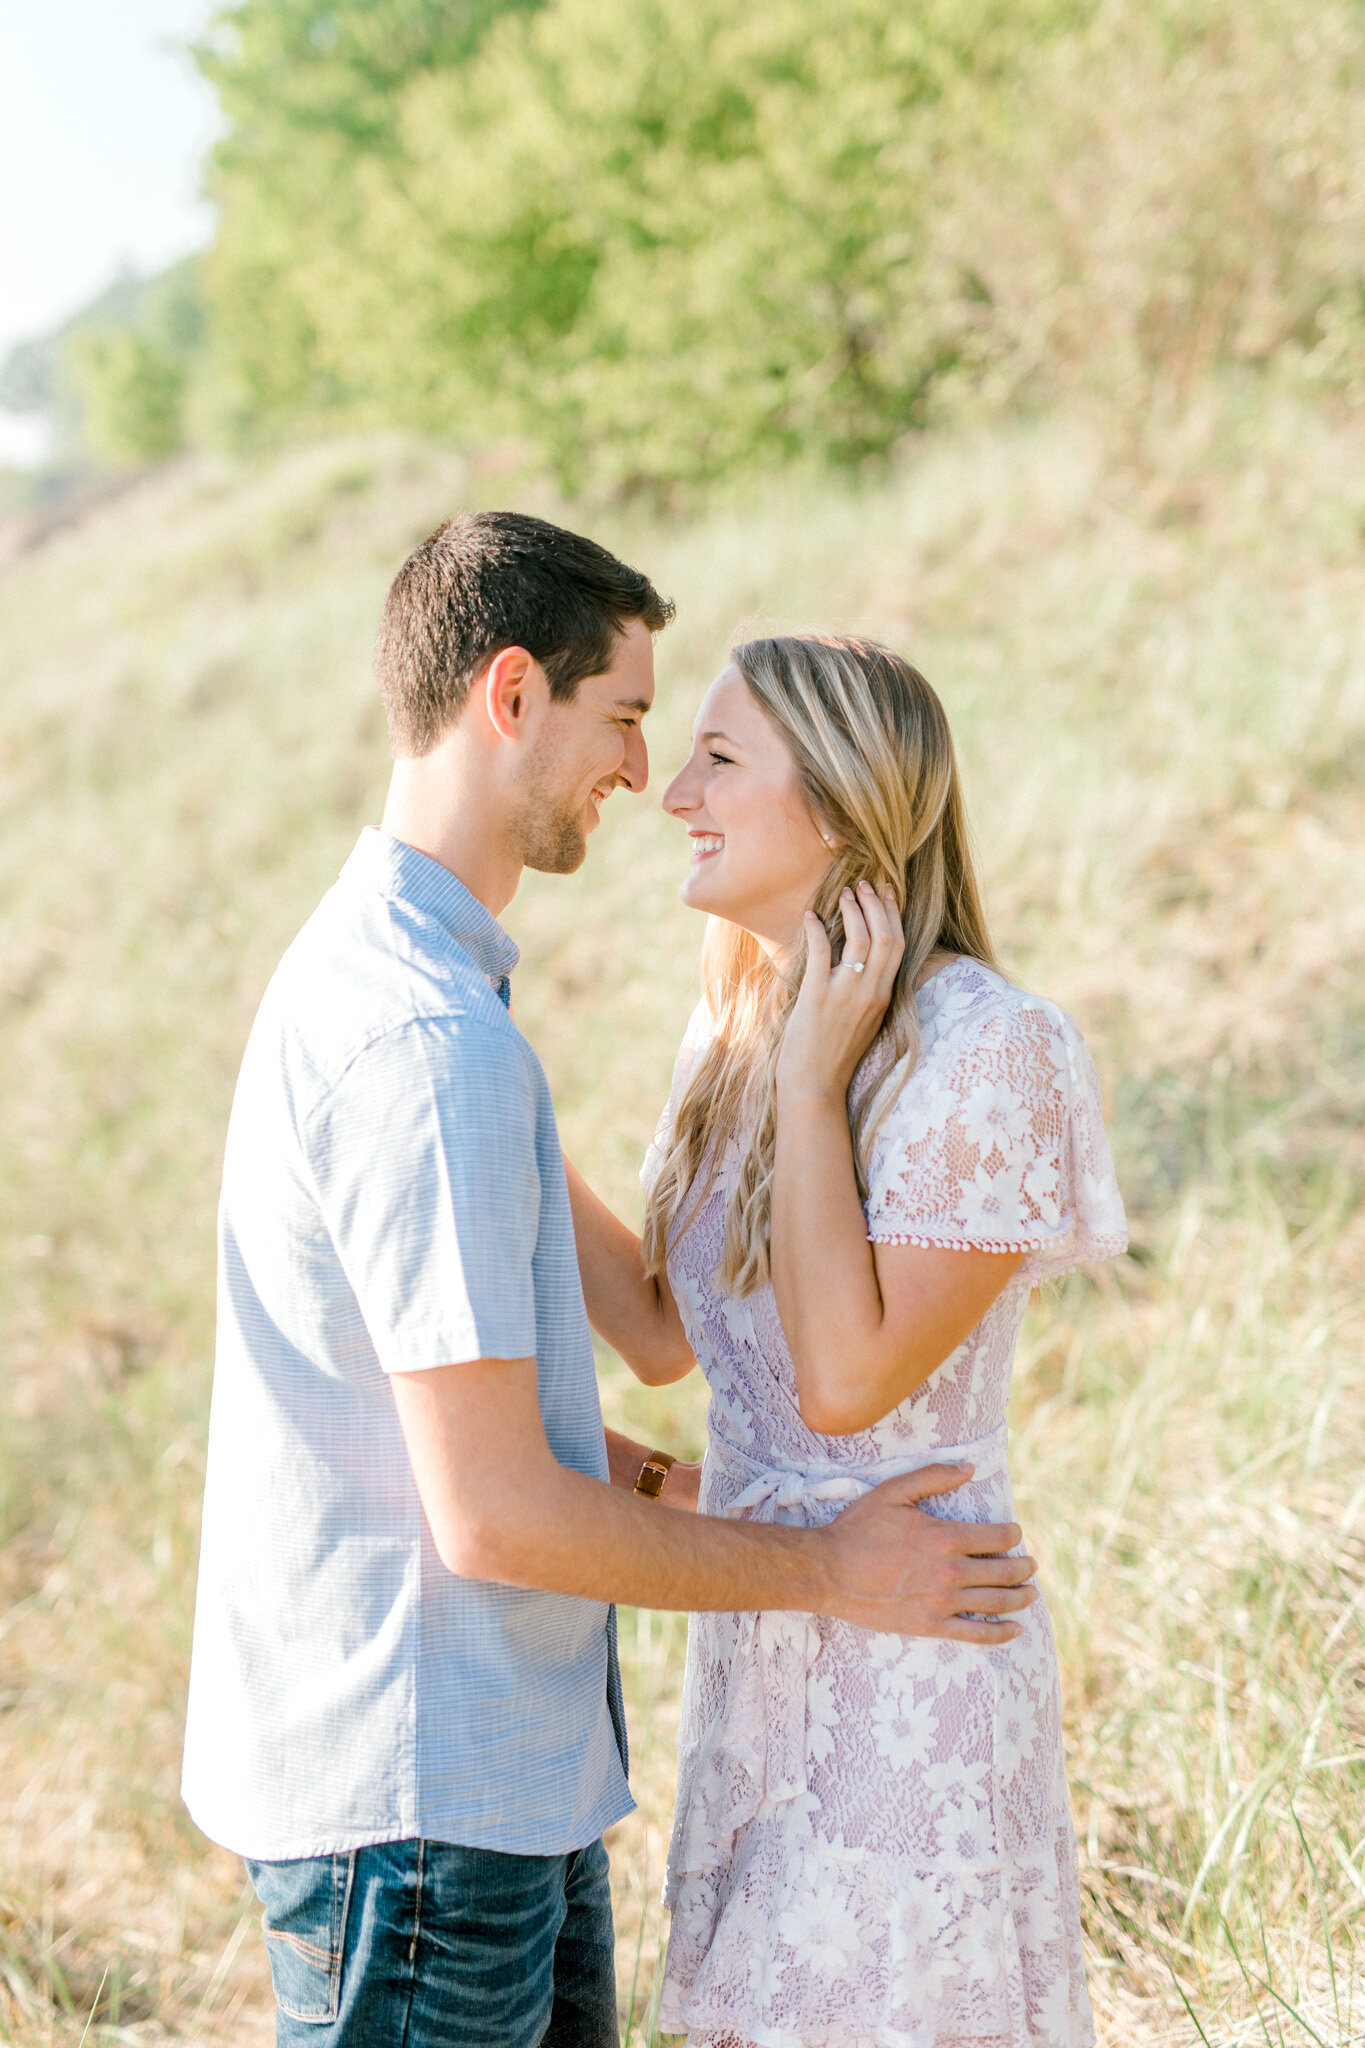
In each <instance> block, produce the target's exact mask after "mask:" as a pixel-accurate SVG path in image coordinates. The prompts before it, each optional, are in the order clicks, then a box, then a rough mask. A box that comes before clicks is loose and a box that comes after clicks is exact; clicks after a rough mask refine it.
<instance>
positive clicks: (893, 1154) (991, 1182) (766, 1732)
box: [644, 960, 1127, 2048]
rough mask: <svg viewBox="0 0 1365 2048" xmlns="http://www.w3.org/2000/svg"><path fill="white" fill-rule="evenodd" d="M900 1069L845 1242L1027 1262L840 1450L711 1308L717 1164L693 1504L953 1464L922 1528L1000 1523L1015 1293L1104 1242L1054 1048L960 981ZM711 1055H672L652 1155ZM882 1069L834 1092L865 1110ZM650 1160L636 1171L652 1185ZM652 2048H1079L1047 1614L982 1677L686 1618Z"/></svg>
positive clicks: (853, 1646) (921, 1007)
mask: <svg viewBox="0 0 1365 2048" xmlns="http://www.w3.org/2000/svg"><path fill="white" fill-rule="evenodd" d="M916 1001H917V1007H918V1011H919V1017H920V1026H921V1033H922V1040H921V1047H920V1053H919V1057H918V1059H917V1061H916V1064H915V1067H914V1069H913V1071H912V1072H910V1073H909V1074H907V1075H906V1077H905V1078H904V1080H903V1082H902V1084H901V1087H900V1091H899V1094H898V1095H897V1097H896V1100H895V1102H894V1105H893V1107H892V1109H891V1111H890V1113H889V1114H888V1116H887V1118H886V1121H885V1123H884V1125H883V1127H882V1130H881V1132H880V1134H879V1136H878V1138H877V1141H876V1144H875V1146H874V1149H873V1156H872V1159H871V1161H870V1163H869V1183H870V1189H869V1197H868V1201H867V1204H866V1209H867V1218H868V1235H869V1237H871V1238H872V1239H873V1240H874V1241H877V1242H885V1243H916V1244H931V1245H948V1246H967V1245H974V1246H993V1247H996V1248H1005V1247H1009V1248H1011V1249H1022V1250H1025V1251H1026V1252H1027V1254H1028V1256H1027V1257H1026V1258H1025V1260H1024V1262H1023V1264H1022V1265H1021V1266H1020V1268H1019V1269H1018V1272H1017V1273H1016V1275H1015V1278H1014V1279H1013V1281H1012V1282H1011V1283H1010V1285H1009V1286H1008V1287H1007V1288H1006V1289H1005V1290H1004V1291H1003V1293H1002V1294H1001V1295H1000V1296H998V1297H997V1299H996V1301H995V1302H994V1303H993V1304H992V1306H991V1308H990V1309H989V1310H988V1311H987V1313H986V1315H985V1316H984V1317H983V1318H982V1320H981V1322H980V1323H979V1324H978V1325H977V1326H976V1328H975V1329H974V1330H973V1331H972V1332H971V1334H970V1335H969V1336H968V1338H967V1339H966V1341H965V1342H964V1343H963V1344H962V1345H961V1346H959V1348H958V1350H957V1351H955V1352H954V1353H953V1354H952V1356H951V1357H950V1358H948V1359H946V1360H945V1361H944V1363H943V1364H942V1365H941V1366H940V1367H939V1368H938V1370H937V1371H936V1372H935V1373H934V1374H933V1375H932V1376H931V1378H930V1379H929V1380H928V1381H927V1382H926V1383H925V1385H924V1386H923V1387H921V1388H920V1389H919V1390H918V1391H917V1392H916V1393H915V1394H914V1395H912V1396H911V1397H910V1399H909V1400H907V1401H906V1402H904V1403H903V1404H902V1405H901V1407H900V1408H898V1409H896V1410H895V1411H894V1412H893V1413H892V1414H890V1415H888V1416H885V1417H883V1419H882V1420H881V1421H880V1422H879V1423H877V1424H876V1425H875V1426H874V1427H873V1428H872V1429H869V1430H865V1431H863V1432H861V1433H860V1434H858V1435H856V1436H845V1437H820V1436H816V1435H815V1434H814V1433H813V1432H812V1431H810V1430H809V1429H807V1428H806V1426H805V1424H804V1423H803V1422H802V1420H801V1414H800V1409H799V1406H798V1402H797V1396H796V1381H795V1375H794V1372H793V1369H792V1363H791V1357H790V1353H789V1352H788V1350H787V1346H786V1342H785V1339H784V1336H783V1333H782V1327H781V1324H780V1322H779V1321H778V1317H777V1312H776V1307H775V1304H774V1300H773V1294H772V1290H771V1288H764V1289H761V1290H759V1291H758V1292H756V1293H755V1294H753V1295H751V1296H749V1297H748V1298H747V1299H746V1300H743V1301H740V1300H735V1299H733V1298H731V1297H730V1296H728V1295H726V1294H725V1293H723V1292H721V1291H720V1290H719V1289H718V1287H717V1283H716V1278H715V1275H716V1271H717V1267H718V1264H719V1256H720V1245H721V1238H722V1234H723V1227H724V1217H725V1209H726V1205H727V1203H728V1200H729V1193H730V1187H731V1184H732V1179H733V1173H734V1169H735V1164H736V1158H737V1148H736V1147H734V1146H733V1145H732V1147H731V1148H730V1151H729V1153H728V1154H727V1155H726V1156H725V1157H723V1158H722V1160H721V1165H720V1171H719V1172H718V1174H717V1177H716V1180H715V1183H714V1184H713V1186H712V1188H711V1190H710V1192H709V1193H708V1195H707V1197H706V1200H705V1201H704V1202H703V1204H702V1205H701V1207H700V1209H699V1210H698V1211H697V1213H696V1214H695V1215H694V1216H693V1217H692V1218H691V1220H690V1222H689V1223H688V1226H687V1228H686V1230H685V1231H684V1232H683V1234H682V1235H681V1237H680V1238H679V1239H678V1241H677V1242H676V1243H675V1244H674V1246H673V1248H672V1250H671V1252H670V1255H669V1264H668V1270H669V1279H670V1282H671V1284H672V1287H673V1291H674V1294H675V1296H676V1298H677V1301H678V1305H679V1308H680V1309H681V1312H682V1316H683V1320H684V1323H685V1325H686V1327H687V1332H688V1337H689V1339H690V1341H691V1343H692V1347H693V1350H694V1351H695V1354H696V1357H697V1360H698V1362H699V1364H700V1365H701V1367H702V1369H703V1371H704V1372H705V1374H706V1378H707V1380H708V1382H709V1385H710V1388H711V1405H710V1412H709V1445H708V1449H707V1455H706V1467H705V1471H704V1474H703V1479H702V1495H701V1506H702V1509H703V1511H704V1512H706V1513H708V1514H720V1515H730V1516H741V1517H745V1518H748V1519H753V1520H761V1521H784V1522H791V1523H800V1524H807V1525H813V1524H817V1523H821V1522H826V1521H828V1520H830V1519H831V1518H832V1517H833V1516H834V1515H835V1514H837V1513H838V1512H839V1511H840V1510H841V1509H842V1508H843V1507H844V1506H846V1505H847V1503H848V1502H849V1501H850V1500H852V1499H854V1498H856V1497H857V1495H858V1494H859V1493H861V1492H862V1491H864V1490H865V1489H866V1488H867V1487H868V1486H872V1485H875V1484H877V1483H878V1482H879V1481H880V1480H882V1479H885V1478H888V1477H889V1476H891V1474H893V1473H895V1472H900V1471H905V1470H908V1469H912V1468H913V1467H915V1466H917V1465H922V1464H926V1463H930V1462H933V1461H934V1460H936V1459H938V1458H940V1457H944V1456H947V1457H950V1458H951V1457H952V1456H953V1455H954V1454H957V1455H961V1456H969V1457H970V1458H971V1460H972V1462H973V1464H974V1465H975V1467H976V1472H975V1476H974V1478H973V1479H972V1481H971V1482H970V1484H969V1485H968V1486H966V1487H964V1488H962V1489H960V1490H959V1491H958V1492H956V1493H954V1494H953V1495H951V1496H948V1497H947V1498H946V1499H943V1500H939V1501H937V1502H935V1503H928V1504H927V1505H929V1506H930V1507H931V1509H933V1510H934V1511H936V1512H939V1513H944V1514H949V1515H952V1516H955V1517H960V1518H964V1519H967V1520H973V1521H997V1520H1010V1519H1012V1518H1013V1513H1014V1510H1013V1504H1012V1501H1011V1497H1010V1488H1009V1474H1008V1466H1007V1457H1006V1431H1005V1426H1004V1423H1005V1405H1006V1400H1007V1397H1008V1391H1009V1377H1010V1368H1011V1364H1012V1361H1013V1356H1014V1347H1015V1343H1016V1340H1017V1337H1018V1333H1019V1325H1020V1323H1021V1321H1022V1318H1023V1313H1024V1307H1025V1304H1026V1302H1027V1299H1028V1294H1029V1291H1030V1289H1031V1287H1032V1286H1033V1285H1035V1284H1036V1283H1037V1282H1038V1281H1039V1280H1042V1279H1046V1278H1048V1277H1050V1276H1051V1275H1053V1274H1055V1273H1059V1272H1062V1271H1064V1270H1065V1269H1066V1268H1067V1267H1068V1266H1070V1265H1075V1264H1081V1263H1086V1264H1089V1263H1093V1262H1094V1261H1096V1260H1099V1259H1103V1258H1108V1257H1111V1256H1112V1255H1113V1254H1115V1253H1117V1252H1119V1251H1121V1250H1122V1249H1123V1247H1124V1245H1125V1244H1126V1242H1127V1234H1126V1228H1125V1224H1124V1216H1123V1206H1122V1202H1121V1200H1120V1198H1119V1193H1118V1189H1117V1186H1116V1184H1115V1181H1114V1175H1113V1168H1112V1165H1111V1163H1110V1159H1109V1150H1108V1145H1107V1143H1106V1140H1105V1136H1104V1126H1103V1121H1102V1117H1101V1113H1100V1103H1099V1089H1098V1084H1097V1081H1096V1078H1095V1071H1094V1068H1093V1065H1092V1064H1091V1061H1090V1058H1089V1054H1088V1053H1087V1051H1086V1049H1085V1045H1084V1043H1083V1041H1082V1039H1081V1036H1080V1033H1079V1032H1078V1031H1077V1029H1076V1027H1075V1025H1074V1024H1073V1023H1072V1021H1071V1019H1070V1018H1069V1017H1068V1016H1067V1015H1066V1013H1065V1012H1064V1011H1062V1010H1059V1009H1058V1008H1057V1007H1056V1006H1055V1005H1054V1004H1052V1003H1047V1002H1044V1001H1041V1000H1040V999H1039V998H1037V997H1034V996H1030V995H1026V994H1025V993H1024V992H1022V991H1021V990H1019V989H1017V988H1014V987H1013V986H1012V985H1011V984H1010V983H1008V982H1006V981H1004V980H1002V979H1001V977H1000V976H999V975H997V974H994V973H992V972H991V971H990V970H988V969H986V968H984V967H981V966H980V965H978V964H977V963H976V962H974V961H969V960H959V961H956V962H954V963H953V964H952V965H951V966H949V967H947V968H945V969H944V970H943V971H942V972H941V973H939V974H938V975H936V976H935V977H934V978H933V979H932V980H931V981H929V982H928V983H926V985H925V987H924V988H923V989H922V990H921V991H920V993H919V995H918V997H917V999H916ZM708 1031H709V1024H708V1019H707V1016H706V1013H705V1010H704V1007H703V1008H701V1009H699V1010H698V1012H697V1013H696V1015H695V1016H694V1017H693V1020H692V1023H691V1025H690V1026H689V1028H688V1033H687V1037H686V1039H685V1040H684V1042H683V1047H682V1051H681V1052H680V1054H679V1058H678V1066H677V1070H676V1072H675V1076H674V1087H673V1092H672V1095H671V1096H670V1101H669V1106H668V1108H667V1109H666V1110H665V1112H664V1117H663V1119H662V1120H661V1124H660V1137H661V1138H662V1136H663V1135H664V1134H665V1133H666V1131H667V1129H668V1126H669V1123H670V1121H671V1118H672V1115H673V1113H674V1110H675V1108H676V1105H677V1102H678V1100H679V1098H680V1095H681V1092H682V1089H683V1087H684V1086H685V1085H686V1080H687V1076H688V1073H689V1072H690V1070H691V1067H692V1064H693V1061H694V1060H695V1058H696V1055H697V1053H698V1051H699V1050H700V1049H701V1047H702V1046H704V1044H705V1042H706V1038H707V1035H708ZM874 1062H875V1055H873V1056H871V1060H870V1062H869V1067H868V1071H867V1073H866V1074H865V1075H862V1076H860V1077H859V1083H858V1084H855V1085H870V1083H871V1082H872V1081H874V1080H875V1079H876V1078H877V1077H876V1074H875V1065H874ZM657 1157H658V1151H657V1143H656V1146H655V1147H654V1148H651V1153H650V1157H649V1158H648V1159H647V1160H646V1163H645V1172H644V1177H645V1179H646V1180H648V1178H649V1176H650V1174H651V1172H652V1171H653V1170H654V1167H655V1164H656V1161H657ZM665 1901H666V1903H667V1904H668V1905H669V1906H670V1908H671V1909H672V1913H673V1925H672V1934H671V1939H670V1943H669V1951H668V1959H667V1963H666V1966H665V1975H664V1987H663V1993H662V2001H661V2005H660V2014H659V2025H660V2029H661V2031H663V2032H665V2033H685V2034H687V2036H688V2040H689V2043H690V2044H691V2048H947V2044H949V2043H951V2044H953V2048H968V2044H973V2048H1087V2044H1089V2043H1090V2042H1092V2041H1093V2038H1094V2034H1093V2029H1092V2026H1091V2021H1090V2008H1089V2002H1088V1999H1087V1997H1086V1990H1085V1980H1084V1975H1083V1971H1082V1966H1081V1948H1080V1915H1079V1899H1078V1892H1077V1880H1076V1861H1075V1844H1074V1841H1073V1837H1072V1832H1071V1822H1070V1818H1069V1814H1068V1809H1067V1797H1066V1782H1065V1778H1064V1775H1063V1768H1062V1729H1061V1708H1060V1697H1059V1691H1058V1679H1057V1659H1056V1650H1055V1647H1054V1644H1053V1639H1052V1629H1051V1624H1050V1622H1049V1620H1048V1616H1047V1611H1046V1607H1045V1605H1044V1603H1043V1602H1042V1601H1041V1600H1039V1601H1038V1602H1036V1603H1035V1604H1034V1606H1033V1607H1032V1608H1030V1609H1029V1610H1028V1612H1027V1614H1026V1615H1025V1616H1024V1632H1023V1634H1022V1635H1021V1636H1020V1637H1018V1638H1017V1640H1016V1641H1014V1642H1013V1643H1010V1644H1007V1645H1002V1646H1001V1647H1000V1648H999V1649H991V1648H987V1647H978V1646H977V1645H975V1644H968V1643H950V1642H938V1641H931V1640H926V1639H918V1638H904V1637H900V1636H891V1635H872V1634H869V1633H868V1632H867V1631H865V1630H861V1629H855V1628H853V1627H851V1626H850V1625H848V1624H847V1623H844V1622H840V1621H831V1620H826V1619H822V1618H820V1617H818V1616H817V1617H811V1616H806V1615H797V1614H777V1613H765V1614H701V1615H694V1616H693V1617H692V1621H691V1625H690V1632H689V1638H688V1661H687V1674H686V1678H685V1681H684V1690H683V1713H682V1726H681V1730H680V1734H679V1749H678V1804H677V1813H676V1817H675V1823H674V1832H673V1843H672V1848H671V1850H670V1855H669V1868H668V1877H667V1880H666V1887H665Z"/></svg>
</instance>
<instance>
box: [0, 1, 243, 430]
mask: <svg viewBox="0 0 1365 2048" xmlns="http://www.w3.org/2000/svg"><path fill="white" fill-rule="evenodd" d="M216 11H217V6H216V5H215V0H0V193H3V194H4V199H3V201H2V202H0V360H3V358H4V357H5V356H6V355H7V354H8V352H9V350H10V348H11V347H12V346H13V344H14V343H15V342H16V341H24V340H27V339H28V338H29V337H30V336H32V335H37V334H43V333H45V332H46V331H47V330H48V329H50V328H52V327H55V326H56V325H57V324H58V323H59V322H60V321H62V320H63V319H65V317H66V316H67V315H68V314H69V313H74V312H76V311H77V310H78V309H79V308H80V307H81V306H83V305H85V304H86V303H87V302H88V301H89V300H90V299H92V298H94V296H95V294H96V293H97V292H99V291H101V290H102V289H103V287H104V286H105V285H107V284H109V283H110V282H112V280H113V279H114V278H115V277H117V276H118V274H119V272H120V271H121V270H123V269H125V268H129V267H131V268H133V269H136V270H140V271H149V270H160V269H162V268H163V267H164V266H165V265H166V264H168V263H172V262H174V261H175V260H176V258H177V257H179V256H184V255H186V254H188V252H189V251H190V250H192V249H196V248H201V247H202V246H203V245H204V243H205V242H207V241H208V239H209V235H210V232H211V228H212V216H211V214H210V212H209V209H208V207H207V206H206V205H205V203H204V201H203V199H202V197H201V196H200V176H201V167H202V164H203V160H204V156H205V153H206V151H207V150H208V148H209V145H210V144H211V143H212V142H213V140H214V137H215V135H216V134H217V132H218V116H217V103H216V101H215V99H214V95H213V93H212V91H211V90H210V88H209V87H208V86H207V85H206V84H205V83H204V81H203V80H202V79H201V78H200V77H199V76H198V74H197V72H196V71H195V69H194V66H193V63H192V61H191V59H190V58H189V56H188V55H187V54H186V52H185V49H184V45H185V43H186V42H187V41H188V40H190V39H191V38H193V37H194V36H195V35H196V34H197V33H198V32H199V31H200V30H201V29H202V28H203V26H204V24H205V23H206V21H207V20H208V18H209V16H210V15H211V14H212V13H214V12H216ZM42 452H43V442H42V434H41V427H40V424H39V423H37V422H35V421H33V420H26V419H21V418H18V417H17V416H16V415H14V414H13V413H5V412H3V411H0V462H32V461H37V460H39V459H40V457H41V455H42Z"/></svg>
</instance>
